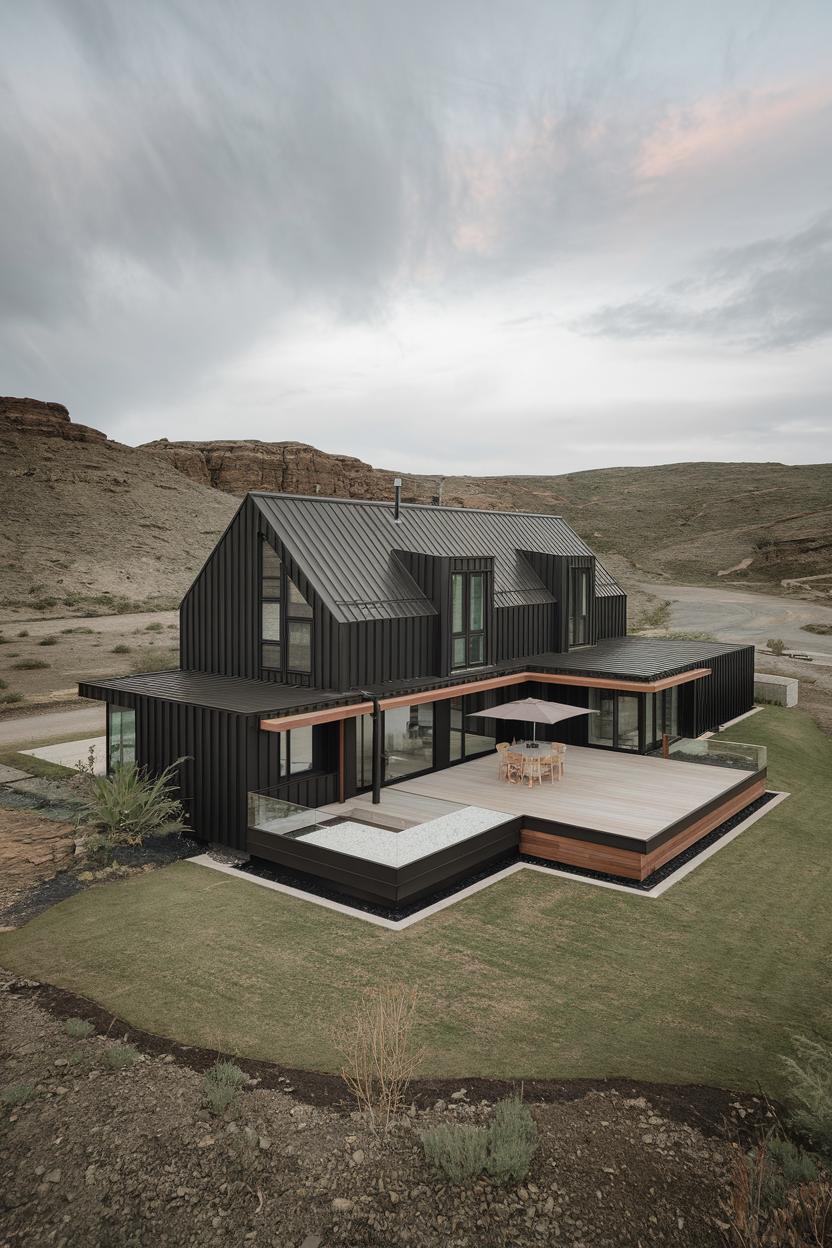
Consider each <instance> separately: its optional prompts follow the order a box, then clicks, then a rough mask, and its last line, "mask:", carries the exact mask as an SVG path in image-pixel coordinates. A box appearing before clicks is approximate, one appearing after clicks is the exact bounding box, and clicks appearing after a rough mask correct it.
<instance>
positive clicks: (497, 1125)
mask: <svg viewBox="0 0 832 1248" xmlns="http://www.w3.org/2000/svg"><path fill="white" fill-rule="evenodd" d="M536 1149H537V1123H536V1122H535V1120H534V1118H532V1116H531V1114H530V1113H529V1110H528V1107H527V1106H526V1105H524V1104H523V1102H522V1101H521V1100H520V1098H519V1097H517V1096H513V1097H510V1098H509V1099H508V1100H505V1101H500V1102H499V1104H498V1105H496V1106H495V1108H494V1119H493V1121H492V1122H491V1125H490V1127H489V1133H488V1156H487V1157H486V1161H485V1169H486V1172H487V1173H488V1174H490V1175H491V1176H492V1177H493V1178H495V1179H499V1180H500V1182H503V1183H505V1182H507V1181H508V1180H509V1179H513V1180H514V1181H515V1182H517V1181H518V1180H520V1179H522V1178H523V1177H524V1175H525V1174H527V1172H528V1169H529V1166H530V1165H531V1164H532V1157H534V1154H535V1151H536Z"/></svg>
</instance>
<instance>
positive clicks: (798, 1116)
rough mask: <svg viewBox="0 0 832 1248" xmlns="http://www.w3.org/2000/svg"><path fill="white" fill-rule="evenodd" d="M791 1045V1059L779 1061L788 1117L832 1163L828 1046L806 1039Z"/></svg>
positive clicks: (830, 1056) (831, 1061)
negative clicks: (786, 1093)
mask: <svg viewBox="0 0 832 1248" xmlns="http://www.w3.org/2000/svg"><path fill="white" fill-rule="evenodd" d="M792 1045H793V1047H794V1056H792V1057H785V1058H783V1068H784V1070H785V1073H786V1081H787V1084H788V1091H789V1097H788V1099H789V1102H790V1105H791V1114H792V1118H793V1120H794V1122H795V1124H796V1125H797V1126H798V1127H799V1128H800V1129H801V1130H802V1131H805V1133H806V1134H807V1135H808V1136H809V1138H810V1139H811V1140H812V1142H813V1143H814V1145H815V1147H816V1148H817V1150H818V1152H820V1153H821V1154H822V1155H823V1156H824V1158H825V1159H826V1160H827V1161H830V1162H832V1045H830V1044H828V1043H826V1042H824V1041H822V1040H810V1039H809V1038H808V1037H807V1036H793V1037H792Z"/></svg>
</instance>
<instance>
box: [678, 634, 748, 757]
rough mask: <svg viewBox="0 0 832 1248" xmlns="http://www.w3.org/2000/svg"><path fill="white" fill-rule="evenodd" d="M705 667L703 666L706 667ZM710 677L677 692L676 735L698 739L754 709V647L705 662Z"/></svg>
mask: <svg viewBox="0 0 832 1248" xmlns="http://www.w3.org/2000/svg"><path fill="white" fill-rule="evenodd" d="M705 665H706V664H702V666H705ZM707 666H708V667H709V668H710V669H711V675H710V676H704V677H703V678H702V679H701V680H694V681H691V682H690V683H689V684H686V685H681V686H680V688H679V731H680V732H681V734H682V736H685V737H698V736H699V735H700V734H701V733H703V732H710V731H712V730H713V729H716V728H718V727H719V726H720V725H721V724H726V723H727V722H728V721H729V720H731V719H735V718H736V717H737V715H743V714H745V712H746V711H750V710H751V708H752V707H753V705H754V647H753V646H742V647H739V648H738V649H736V650H729V651H728V652H726V653H725V654H717V655H714V656H713V657H712V658H709V659H708V660H707Z"/></svg>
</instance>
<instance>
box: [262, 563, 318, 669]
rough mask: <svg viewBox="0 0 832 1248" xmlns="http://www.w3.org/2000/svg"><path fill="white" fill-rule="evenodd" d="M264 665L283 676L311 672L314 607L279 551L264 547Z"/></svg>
mask: <svg viewBox="0 0 832 1248" xmlns="http://www.w3.org/2000/svg"><path fill="white" fill-rule="evenodd" d="M260 642H261V654H260V658H261V663H262V666H263V667H264V668H266V669H267V670H268V671H272V672H279V673H280V674H281V676H284V677H285V676H286V675H289V674H297V675H302V676H306V675H308V674H309V673H310V672H311V671H312V607H311V606H310V605H309V603H308V602H307V601H306V599H305V598H304V596H303V594H302V593H301V591H300V590H299V589H298V587H297V585H296V584H295V582H294V581H293V580H292V578H291V577H290V576H289V574H288V573H287V571H286V569H285V567H284V566H283V563H282V561H281V559H280V556H279V555H278V554H277V551H276V550H274V549H273V547H272V546H271V545H270V544H269V543H268V542H265V541H264V542H263V543H262V546H261V565H260Z"/></svg>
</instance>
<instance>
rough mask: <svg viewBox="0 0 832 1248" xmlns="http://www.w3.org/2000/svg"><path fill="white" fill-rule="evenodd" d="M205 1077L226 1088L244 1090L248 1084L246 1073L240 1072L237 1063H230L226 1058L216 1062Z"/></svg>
mask: <svg viewBox="0 0 832 1248" xmlns="http://www.w3.org/2000/svg"><path fill="white" fill-rule="evenodd" d="M205 1077H206V1079H211V1080H213V1082H214V1083H216V1084H220V1085H222V1086H223V1087H226V1088H242V1087H243V1085H244V1084H246V1083H248V1075H247V1074H246V1072H245V1071H244V1070H240V1067H239V1066H237V1065H236V1063H235V1062H229V1061H228V1060H227V1059H224V1058H221V1059H220V1060H219V1061H217V1062H215V1063H214V1065H213V1066H212V1067H211V1069H210V1070H209V1071H208V1072H207V1074H206V1076H205Z"/></svg>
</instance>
